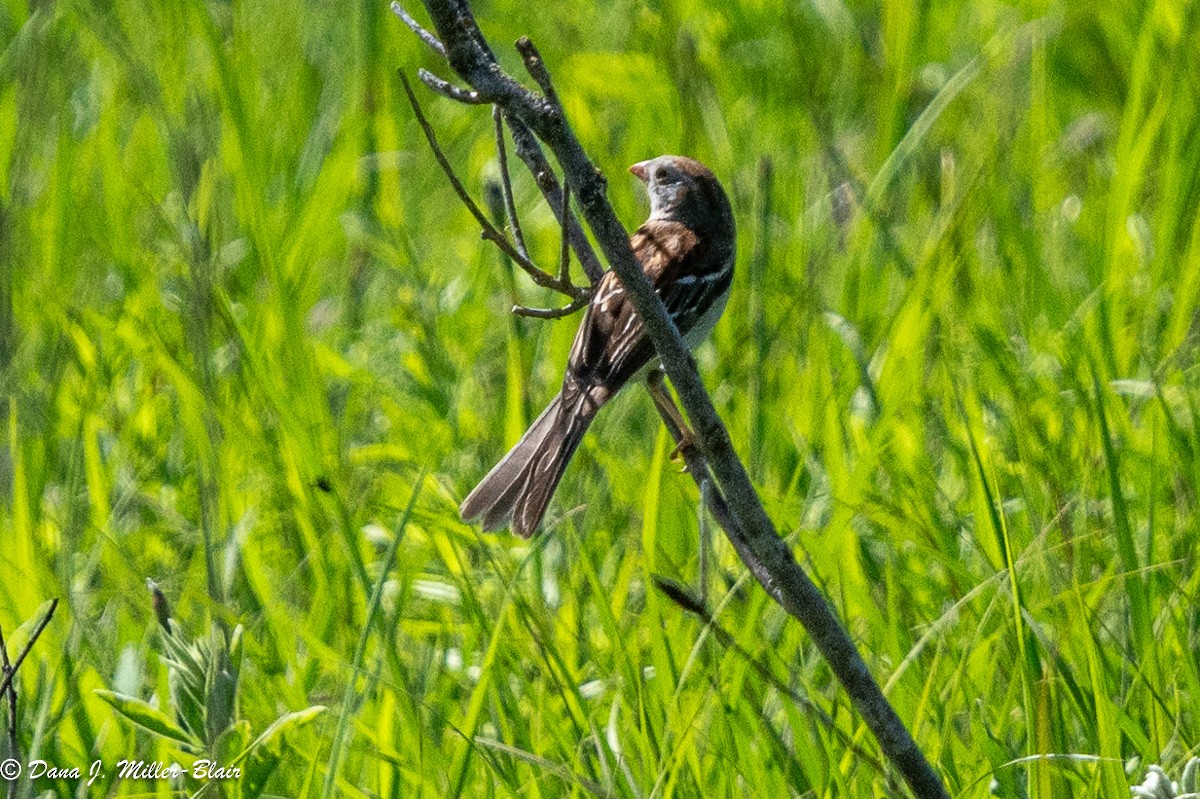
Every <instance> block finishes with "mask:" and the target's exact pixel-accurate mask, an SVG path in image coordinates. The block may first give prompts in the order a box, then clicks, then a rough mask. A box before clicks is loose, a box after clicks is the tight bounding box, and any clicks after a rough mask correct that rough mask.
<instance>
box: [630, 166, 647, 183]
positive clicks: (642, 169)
mask: <svg viewBox="0 0 1200 799" xmlns="http://www.w3.org/2000/svg"><path fill="white" fill-rule="evenodd" d="M649 165H650V162H649V161H638V162H637V163H636V164H634V165H633V166H631V167H629V171H630V172H632V173H633V174H634V176H636V177H637V179H638V180H640V181H642V182H643V183H645V182H648V181H649V180H650V173H649V172H647V171H646V168H647V167H648V166H649Z"/></svg>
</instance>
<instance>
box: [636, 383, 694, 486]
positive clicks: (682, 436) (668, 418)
mask: <svg viewBox="0 0 1200 799" xmlns="http://www.w3.org/2000/svg"><path fill="white" fill-rule="evenodd" d="M646 387H647V389H648V390H649V392H650V398H651V399H652V400H654V404H655V405H656V406H658V410H659V414H660V415H661V416H662V417H663V422H669V424H668V427H670V426H671V425H674V426H675V430H671V431H670V432H671V434H672V437H673V438H674V439H675V441H676V444H675V449H673V450H671V460H673V461H674V460H678V459H679V458H680V456H681V455H684V454H685V453H686V450H687V449H688V448H690V447H694V446H696V436H695V434H694V433H692V429H691V428H690V427H688V423H687V420H685V419H684V418H683V414H681V413H680V412H679V408H677V407H676V406H675V400H673V399H671V395H670V394H669V393H667V387H666V385H665V384H664V383H663V370H662V367H661V366H660V367H656V368H653V369H651V370H650V374H648V375H647V376H646ZM684 460H685V461H686V458H685V459H684ZM684 471H687V466H686V465H685V466H684Z"/></svg>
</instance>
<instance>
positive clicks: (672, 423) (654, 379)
mask: <svg viewBox="0 0 1200 799" xmlns="http://www.w3.org/2000/svg"><path fill="white" fill-rule="evenodd" d="M646 388H647V389H648V390H649V392H650V397H651V398H652V399H653V400H654V404H655V405H656V406H657V407H658V414H659V416H661V417H662V420H663V424H665V425H666V426H667V431H668V432H670V434H671V438H673V439H674V440H675V441H676V442H677V443H676V444H675V449H674V450H673V451H672V452H671V460H676V459H677V458H680V457H682V458H683V460H684V462H685V464H686V463H687V462H689V461H692V460H693V459H695V458H696V457H698V456H699V455H700V453H699V452H698V450H697V449H696V436H695V434H694V433H693V432H692V430H691V428H690V427H688V424H687V421H686V420H685V419H684V418H683V414H682V413H680V412H679V408H678V406H676V405H675V401H674V400H673V399H672V398H671V395H670V393H669V392H668V391H667V387H666V385H665V384H664V382H663V370H662V367H661V366H659V367H656V368H654V369H651V370H650V373H649V374H648V375H647V376H646ZM684 471H688V467H687V466H686V465H685V466H684ZM697 474H698V475H704V477H703V479H700V480H698V482H699V483H700V504H699V505H698V507H697V511H698V513H699V522H700V541H699V547H698V548H697V556H698V558H699V561H700V564H699V572H700V573H699V575H698V580H699V583H700V585H699V586H698V587H699V591H698V593H697V594H696V596H697V597H698V598H699V602H700V605H701V606H702V607H707V606H708V582H709V580H708V566H709V563H708V562H709V560H710V559H711V558H712V555H711V554H710V553H711V550H712V536H711V532H710V530H709V527H708V505H709V500H710V495H709V492H710V491H712V490H713V487H712V483H710V482H709V479H710V478H709V477H708V469H707V468H706V467H704V466H703V465H701V466H700V469H699V472H698V473H697Z"/></svg>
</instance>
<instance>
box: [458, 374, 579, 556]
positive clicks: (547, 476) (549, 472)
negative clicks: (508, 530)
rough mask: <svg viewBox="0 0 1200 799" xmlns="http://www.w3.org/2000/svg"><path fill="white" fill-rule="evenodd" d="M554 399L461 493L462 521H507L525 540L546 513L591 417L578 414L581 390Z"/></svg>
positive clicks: (492, 526) (495, 524)
mask: <svg viewBox="0 0 1200 799" xmlns="http://www.w3.org/2000/svg"><path fill="white" fill-rule="evenodd" d="M572 393H573V394H574V396H573V397H571V399H570V400H568V401H564V399H563V396H564V395H563V394H561V393H560V394H559V395H558V396H557V397H555V398H554V399H553V400H552V401H551V402H550V404H549V405H547V406H546V409H545V410H544V411H542V413H541V415H540V416H538V418H537V419H536V420H534V422H533V424H531V425H530V426H529V429H528V430H527V431H526V432H525V435H524V436H522V437H521V440H520V441H518V442H517V444H516V446H514V447H513V448H512V449H511V450H509V453H508V454H507V455H505V456H504V458H503V459H501V461H500V462H499V463H497V464H496V465H495V466H494V467H493V468H492V470H491V471H490V472H488V473H487V476H486V477H484V478H483V479H482V480H480V481H479V485H477V486H475V488H474V490H472V491H471V493H470V494H468V495H467V498H466V499H464V500H463V503H462V505H460V506H459V509H458V512H459V515H461V516H462V518H463V521H468V522H469V521H473V520H475V519H480V520H481V522H482V524H483V529H484V530H498V529H500V528H502V527H504V525H505V524H511V525H512V529H513V532H514V533H517V534H518V535H520V536H523V537H525V538H528V537H529V536H531V535H533V533H534V532H535V531H536V530H537V528H538V525H539V524H541V522H542V517H543V516H545V515H546V507H547V506H548V505H549V504H550V498H551V497H552V496H554V490H555V489H556V488H557V487H558V483H559V481H560V480H561V479H562V476H563V472H565V471H566V469H567V464H568V463H570V461H571V456H572V455H573V454H575V449H576V448H577V447H578V446H579V442H581V441H582V440H583V434H584V433H585V432H586V431H587V428H588V425H590V424H591V422H592V419H593V418H594V417H595V409H589V410H588V411H587V412H584V410H583V408H582V405H583V402H582V401H581V400H582V399H583V396H584V394H586V392H582V393H581V392H572Z"/></svg>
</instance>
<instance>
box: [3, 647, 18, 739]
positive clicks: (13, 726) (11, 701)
mask: <svg viewBox="0 0 1200 799" xmlns="http://www.w3.org/2000/svg"><path fill="white" fill-rule="evenodd" d="M0 662H2V663H3V672H2V673H3V676H5V677H7V676H8V675H9V674H11V673H12V670H13V668H12V663H10V662H9V660H8V645H7V644H5V643H4V631H3V630H2V629H0ZM5 693H7V694H8V750H9V752H10V753H11V754H10V756H11V757H17V690H16V688H15V687H13V686H12V685H9V686H8V691H6V692H5ZM0 696H3V695H2V694H0Z"/></svg>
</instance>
